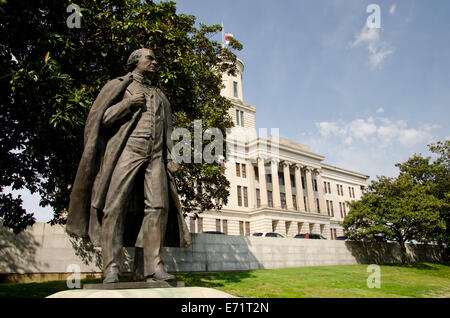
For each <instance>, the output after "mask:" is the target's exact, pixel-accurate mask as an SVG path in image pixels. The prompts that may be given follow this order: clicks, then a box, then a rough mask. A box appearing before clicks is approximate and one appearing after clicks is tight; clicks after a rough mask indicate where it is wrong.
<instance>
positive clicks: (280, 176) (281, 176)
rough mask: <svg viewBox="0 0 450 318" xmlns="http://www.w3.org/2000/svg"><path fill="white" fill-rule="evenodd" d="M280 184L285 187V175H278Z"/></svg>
mask: <svg viewBox="0 0 450 318" xmlns="http://www.w3.org/2000/svg"><path fill="white" fill-rule="evenodd" d="M278 183H279V184H280V185H282V186H284V174H283V173H280V172H279V173H278Z"/></svg>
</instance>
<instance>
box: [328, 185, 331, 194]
mask: <svg viewBox="0 0 450 318" xmlns="http://www.w3.org/2000/svg"><path fill="white" fill-rule="evenodd" d="M327 183H328V193H331V187H330V183H329V182H327Z"/></svg>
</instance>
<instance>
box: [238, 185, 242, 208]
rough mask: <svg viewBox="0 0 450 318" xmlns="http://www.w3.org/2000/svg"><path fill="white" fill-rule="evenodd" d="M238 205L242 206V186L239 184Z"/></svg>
mask: <svg viewBox="0 0 450 318" xmlns="http://www.w3.org/2000/svg"><path fill="white" fill-rule="evenodd" d="M237 197H238V205H239V206H242V187H241V186H237Z"/></svg>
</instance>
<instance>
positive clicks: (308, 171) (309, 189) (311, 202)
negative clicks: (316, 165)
mask: <svg viewBox="0 0 450 318" xmlns="http://www.w3.org/2000/svg"><path fill="white" fill-rule="evenodd" d="M305 178H306V193H307V195H308V205H309V206H308V209H309V212H317V210H316V202H315V198H314V188H313V183H312V168H311V167H306V168H305Z"/></svg>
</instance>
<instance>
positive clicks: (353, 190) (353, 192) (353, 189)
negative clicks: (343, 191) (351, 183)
mask: <svg viewBox="0 0 450 318" xmlns="http://www.w3.org/2000/svg"><path fill="white" fill-rule="evenodd" d="M352 196H353V199H355V188H353V187H352Z"/></svg>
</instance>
